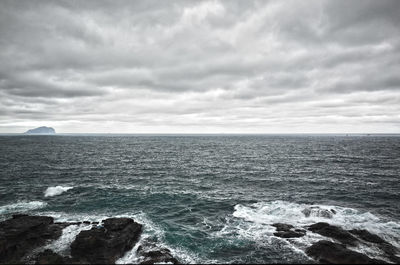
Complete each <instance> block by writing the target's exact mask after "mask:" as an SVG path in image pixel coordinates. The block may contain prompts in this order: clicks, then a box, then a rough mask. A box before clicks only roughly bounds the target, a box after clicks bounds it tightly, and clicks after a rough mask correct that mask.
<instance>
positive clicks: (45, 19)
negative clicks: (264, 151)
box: [0, 0, 400, 132]
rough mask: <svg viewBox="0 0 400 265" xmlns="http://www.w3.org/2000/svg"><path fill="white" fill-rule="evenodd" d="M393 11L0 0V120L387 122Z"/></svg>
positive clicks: (396, 26)
mask: <svg viewBox="0 0 400 265" xmlns="http://www.w3.org/2000/svg"><path fill="white" fill-rule="evenodd" d="M399 12H400V3H399V1H396V0H393V1H389V0H383V1H370V0H368V1H365V0H363V1H361V0H357V1H345V0H339V1H336V0H335V1H333V0H331V1H285V2H284V1H224V2H223V1H217V0H210V1H178V0H177V1H2V2H1V3H0V36H1V38H0V60H1V64H0V114H1V115H0V116H1V118H0V128H2V130H3V131H4V132H7V131H15V130H21V128H23V129H25V128H28V127H31V126H35V125H36V124H37V123H38V122H41V123H42V122H47V123H49V125H53V126H55V127H57V128H58V130H57V131H69V132H84V131H92V132H109V130H110V128H111V129H113V128H118V129H116V131H117V132H146V131H147V132H287V131H288V130H289V131H290V132H292V131H293V132H295V131H298V132H304V131H310V132H313V131H315V132H316V131H320V132H324V131H335V126H337V124H338V123H341V126H340V128H339V127H336V128H338V129H337V130H340V131H342V130H344V131H363V130H368V131H380V130H382V123H384V124H386V127H385V128H384V130H385V131H392V132H395V131H397V132H398V130H399V125H398V124H399V122H396V121H398V120H399V119H400V117H399V114H398V113H400V107H399V104H398V103H399V97H400V89H399V88H400V79H399V78H398V73H399V70H400V18H399V16H398V14H399ZM374 124H375V125H376V126H375V127H374ZM364 125H365V126H364Z"/></svg>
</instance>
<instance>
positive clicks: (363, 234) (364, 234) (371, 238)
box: [349, 229, 387, 244]
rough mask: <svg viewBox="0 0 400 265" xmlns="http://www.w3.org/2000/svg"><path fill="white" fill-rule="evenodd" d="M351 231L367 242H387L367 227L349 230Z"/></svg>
mask: <svg viewBox="0 0 400 265" xmlns="http://www.w3.org/2000/svg"><path fill="white" fill-rule="evenodd" d="M349 232H350V233H352V234H353V235H356V236H358V237H359V238H361V239H362V240H365V241H367V242H371V243H377V244H381V243H387V242H386V241H385V240H383V239H382V238H380V237H379V236H377V235H375V234H372V233H370V232H368V231H367V230H365V229H353V230H349Z"/></svg>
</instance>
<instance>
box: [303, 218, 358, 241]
mask: <svg viewBox="0 0 400 265" xmlns="http://www.w3.org/2000/svg"><path fill="white" fill-rule="evenodd" d="M308 230H310V231H311V232H314V233H317V234H320V235H322V236H326V237H330V238H333V239H336V240H337V241H339V242H340V243H342V244H345V245H352V246H354V245H356V242H357V238H356V237H355V236H353V235H352V234H351V233H350V232H348V231H346V230H344V229H343V228H340V227H338V226H334V225H330V224H328V223H323V222H321V223H316V224H313V225H310V226H309V227H308Z"/></svg>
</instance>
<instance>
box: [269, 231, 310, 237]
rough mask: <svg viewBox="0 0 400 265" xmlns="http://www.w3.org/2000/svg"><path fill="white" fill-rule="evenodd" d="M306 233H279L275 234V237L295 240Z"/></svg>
mask: <svg viewBox="0 0 400 265" xmlns="http://www.w3.org/2000/svg"><path fill="white" fill-rule="evenodd" d="M305 234H306V233H305V232H296V231H278V232H276V233H274V236H277V237H282V238H294V237H302V236H304V235H305Z"/></svg>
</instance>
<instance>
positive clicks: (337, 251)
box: [272, 222, 400, 264]
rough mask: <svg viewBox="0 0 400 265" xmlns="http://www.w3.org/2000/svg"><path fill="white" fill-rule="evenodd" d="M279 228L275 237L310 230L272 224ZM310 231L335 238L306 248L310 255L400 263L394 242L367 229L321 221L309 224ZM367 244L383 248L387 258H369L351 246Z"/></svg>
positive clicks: (340, 260)
mask: <svg viewBox="0 0 400 265" xmlns="http://www.w3.org/2000/svg"><path fill="white" fill-rule="evenodd" d="M272 226H274V227H275V228H276V230H277V232H275V233H274V235H275V236H278V237H281V238H296V237H302V236H305V235H306V234H307V231H306V230H302V229H298V228H297V229H296V228H295V227H294V226H292V225H290V224H283V223H275V224H272ZM307 229H308V230H309V231H310V232H313V233H317V234H320V235H322V236H324V237H327V238H330V239H332V240H334V242H332V241H327V240H321V241H318V242H316V243H314V244H313V245H311V246H310V247H308V248H307V249H306V254H307V255H308V256H310V257H311V258H313V259H315V260H316V261H318V262H321V263H333V264H382V263H386V260H387V261H390V262H392V263H396V264H398V263H400V258H399V257H398V256H397V255H398V254H399V251H398V249H397V248H396V247H394V246H393V245H392V244H390V243H389V242H387V241H386V240H384V239H383V238H381V237H380V236H378V235H375V234H373V233H371V232H369V231H367V230H365V229H352V230H345V229H343V228H341V227H339V226H334V225H331V224H328V223H324V222H320V223H316V224H313V225H310V226H308V227H307ZM360 245H364V246H365V245H367V246H369V247H373V248H374V249H380V250H381V252H382V253H383V255H382V258H384V259H385V261H384V260H380V259H375V258H373V257H368V256H367V255H365V254H362V253H359V252H357V251H354V250H351V249H348V247H357V246H360Z"/></svg>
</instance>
